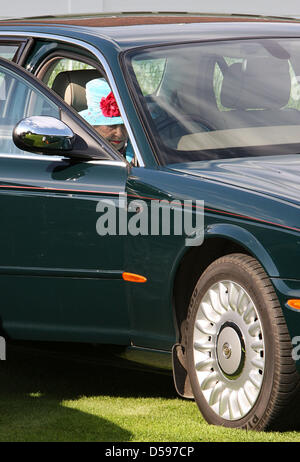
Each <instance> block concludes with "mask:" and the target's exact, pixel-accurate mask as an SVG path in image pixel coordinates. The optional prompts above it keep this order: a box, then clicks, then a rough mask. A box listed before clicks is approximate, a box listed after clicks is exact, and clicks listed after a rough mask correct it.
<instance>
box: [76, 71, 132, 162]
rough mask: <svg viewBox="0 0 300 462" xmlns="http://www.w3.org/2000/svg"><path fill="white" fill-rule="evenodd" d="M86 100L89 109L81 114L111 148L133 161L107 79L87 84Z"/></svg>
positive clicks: (126, 135)
mask: <svg viewBox="0 0 300 462" xmlns="http://www.w3.org/2000/svg"><path fill="white" fill-rule="evenodd" d="M86 99H87V105H88V108H87V109H85V110H84V111H81V112H80V113H79V114H80V115H81V116H82V117H83V118H84V119H85V120H86V121H87V122H88V123H89V124H91V125H93V127H94V128H95V129H96V130H97V132H98V133H99V134H100V135H101V136H102V137H103V138H105V139H106V140H107V141H108V142H109V143H110V144H111V146H113V147H114V148H115V149H117V150H118V151H119V152H120V153H121V154H123V155H124V157H126V159H127V161H128V162H132V161H133V152H132V147H131V144H130V143H129V141H128V134H127V130H126V128H125V126H124V122H123V120H122V117H121V114H120V111H119V108H118V105H117V102H116V100H115V97H114V95H113V93H112V91H111V89H110V87H109V85H108V83H107V82H106V80H105V79H102V78H99V79H94V80H91V81H90V82H88V83H87V84H86Z"/></svg>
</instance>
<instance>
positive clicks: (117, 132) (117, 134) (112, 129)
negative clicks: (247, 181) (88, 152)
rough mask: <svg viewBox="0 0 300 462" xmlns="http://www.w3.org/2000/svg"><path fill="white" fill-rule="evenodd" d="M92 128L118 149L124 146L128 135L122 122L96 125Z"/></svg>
mask: <svg viewBox="0 0 300 462" xmlns="http://www.w3.org/2000/svg"><path fill="white" fill-rule="evenodd" d="M94 128H95V129H96V130H97V132H98V133H99V135H101V136H103V138H105V139H106V140H107V141H108V142H109V143H110V144H111V145H112V146H113V147H114V148H115V149H117V150H118V151H120V149H122V148H123V147H124V146H125V143H126V142H127V139H128V135H127V131H126V128H125V126H124V124H119V125H96V126H95V127H94Z"/></svg>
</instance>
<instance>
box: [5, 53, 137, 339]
mask: <svg viewBox="0 0 300 462" xmlns="http://www.w3.org/2000/svg"><path fill="white" fill-rule="evenodd" d="M29 116H48V117H54V118H56V119H61V120H63V121H65V122H66V123H67V124H68V126H69V127H71V128H72V130H73V131H74V132H75V133H76V134H77V135H76V136H77V138H76V139H77V140H78V143H79V144H78V146H79V148H77V154H78V152H79V153H80V152H82V156H89V155H91V154H93V156H94V159H93V160H88V157H87V158H86V160H82V159H79V158H68V157H63V156H61V155H55V156H50V155H41V154H32V153H29V152H24V151H21V150H20V149H18V148H17V147H16V146H15V144H14V142H13V139H12V132H13V128H14V126H15V125H16V124H17V123H18V122H19V121H20V120H21V119H23V118H25V117H29ZM57 154H59V153H57ZM126 179H127V164H126V162H125V161H123V160H121V158H120V157H119V156H118V155H117V154H115V153H114V150H113V149H111V148H109V146H107V145H105V142H103V144H101V140H99V138H98V137H97V135H96V134H94V133H93V130H92V129H91V128H89V126H88V125H87V124H85V122H84V121H82V120H81V119H80V118H78V119H77V117H76V113H75V111H74V110H72V109H71V108H69V107H68V106H67V105H65V104H64V103H63V101H62V100H61V99H60V98H57V97H56V95H55V94H54V93H53V92H51V91H49V90H48V89H47V88H46V87H45V86H44V85H43V84H42V83H41V82H39V81H38V80H37V79H36V78H34V77H33V76H31V75H30V74H29V73H28V72H26V71H24V70H23V69H21V68H20V67H19V66H17V65H15V64H12V63H9V62H8V61H5V60H2V59H0V212H1V226H0V294H1V308H0V322H1V327H2V330H3V331H4V333H5V334H6V335H8V336H10V337H12V338H17V339H39V340H61V341H66V340H71V341H83V342H86V341H87V342H105V343H118V344H126V343H127V342H128V341H129V334H128V331H129V321H128V312H127V307H126V297H125V292H124V291H125V285H124V281H123V279H122V272H123V264H124V255H123V247H124V236H117V235H102V236H100V235H99V234H98V233H97V227H96V224H97V220H98V218H99V203H100V201H101V200H110V201H114V203H115V204H116V206H118V204H119V196H120V195H122V194H123V193H124V191H125V184H126ZM102 210H103V207H102Z"/></svg>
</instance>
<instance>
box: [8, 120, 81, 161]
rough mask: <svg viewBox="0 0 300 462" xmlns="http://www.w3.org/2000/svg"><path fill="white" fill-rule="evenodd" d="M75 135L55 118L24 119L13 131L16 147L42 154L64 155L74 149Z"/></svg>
mask: <svg viewBox="0 0 300 462" xmlns="http://www.w3.org/2000/svg"><path fill="white" fill-rule="evenodd" d="M74 140H75V134H74V133H73V131H72V130H71V128H70V127H68V125H66V124H65V123H64V122H62V121H61V120H58V119H56V118H55V117H49V116H32V117H27V118H26V119H22V120H21V121H20V122H19V123H18V124H17V125H16V126H15V128H14V130H13V141H14V143H15V145H16V146H17V147H18V148H19V149H21V150H23V151H29V152H35V153H41V154H52V155H63V154H64V153H67V152H70V151H71V150H72V148H73V144H74Z"/></svg>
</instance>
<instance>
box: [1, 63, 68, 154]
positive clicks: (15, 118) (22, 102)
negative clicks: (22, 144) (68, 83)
mask: <svg viewBox="0 0 300 462" xmlns="http://www.w3.org/2000/svg"><path fill="white" fill-rule="evenodd" d="M33 115H34V116H41V115H45V116H52V117H56V118H59V109H58V107H57V106H56V105H55V104H54V103H53V102H52V101H50V100H49V99H48V98H47V97H46V96H45V95H43V94H42V93H40V92H39V91H38V90H37V89H36V88H34V87H33V86H32V85H31V84H30V83H29V82H27V81H26V80H24V79H23V78H22V77H20V76H18V75H17V74H16V73H13V72H11V71H10V70H8V69H6V68H4V67H2V66H0V155H1V154H12V153H13V154H17V153H22V152H23V151H21V150H20V149H18V148H17V147H16V146H15V144H14V142H13V139H12V132H13V129H14V127H15V126H16V124H17V123H18V122H19V121H20V120H22V119H23V118H25V117H30V116H33ZM28 155H31V154H28ZM32 155H33V156H34V154H32Z"/></svg>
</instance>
